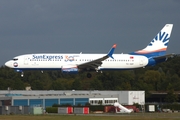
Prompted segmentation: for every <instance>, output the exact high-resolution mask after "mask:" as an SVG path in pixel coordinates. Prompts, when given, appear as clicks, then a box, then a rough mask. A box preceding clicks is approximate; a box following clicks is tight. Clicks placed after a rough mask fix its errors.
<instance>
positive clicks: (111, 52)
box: [107, 44, 117, 59]
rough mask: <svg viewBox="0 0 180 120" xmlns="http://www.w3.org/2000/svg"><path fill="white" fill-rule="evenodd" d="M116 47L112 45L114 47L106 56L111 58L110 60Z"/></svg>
mask: <svg viewBox="0 0 180 120" xmlns="http://www.w3.org/2000/svg"><path fill="white" fill-rule="evenodd" d="M116 46H117V45H116V44H114V45H113V46H112V48H111V49H110V51H109V52H108V54H107V55H108V56H109V57H111V58H112V59H114V58H113V56H112V55H113V53H114V50H115V48H116Z"/></svg>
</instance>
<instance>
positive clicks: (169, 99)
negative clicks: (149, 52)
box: [165, 83, 178, 103]
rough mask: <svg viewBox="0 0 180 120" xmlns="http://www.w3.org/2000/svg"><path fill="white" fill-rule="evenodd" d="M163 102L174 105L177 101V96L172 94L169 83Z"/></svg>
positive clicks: (172, 90)
mask: <svg viewBox="0 0 180 120" xmlns="http://www.w3.org/2000/svg"><path fill="white" fill-rule="evenodd" d="M165 101H166V102H168V103H174V102H177V101H178V95H177V94H175V93H174V89H173V87H172V84H170V83H169V85H168V92H167V95H166V98H165Z"/></svg>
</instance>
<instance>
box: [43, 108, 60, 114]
mask: <svg viewBox="0 0 180 120" xmlns="http://www.w3.org/2000/svg"><path fill="white" fill-rule="evenodd" d="M46 112H47V113H58V107H47V108H46Z"/></svg>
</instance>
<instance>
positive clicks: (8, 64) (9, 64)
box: [5, 61, 13, 68]
mask: <svg viewBox="0 0 180 120" xmlns="http://www.w3.org/2000/svg"><path fill="white" fill-rule="evenodd" d="M5 66H6V67H10V68H12V66H13V65H12V61H7V62H6V63H5Z"/></svg>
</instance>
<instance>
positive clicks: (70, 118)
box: [0, 113, 180, 120]
mask: <svg viewBox="0 0 180 120" xmlns="http://www.w3.org/2000/svg"><path fill="white" fill-rule="evenodd" d="M57 119H60V120H120V119H123V120H178V119H179V120H180V113H132V114H89V115H59V114H49V115H0V120H57Z"/></svg>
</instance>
